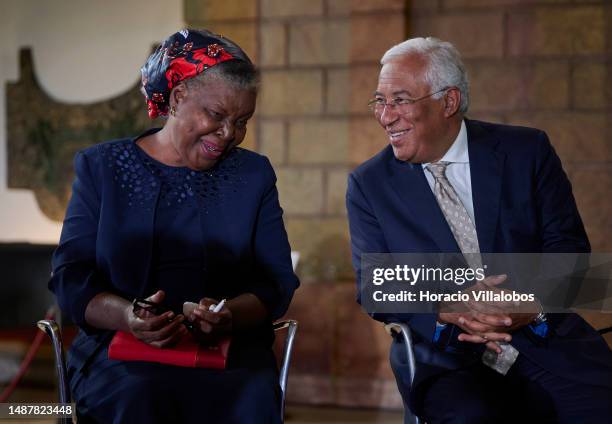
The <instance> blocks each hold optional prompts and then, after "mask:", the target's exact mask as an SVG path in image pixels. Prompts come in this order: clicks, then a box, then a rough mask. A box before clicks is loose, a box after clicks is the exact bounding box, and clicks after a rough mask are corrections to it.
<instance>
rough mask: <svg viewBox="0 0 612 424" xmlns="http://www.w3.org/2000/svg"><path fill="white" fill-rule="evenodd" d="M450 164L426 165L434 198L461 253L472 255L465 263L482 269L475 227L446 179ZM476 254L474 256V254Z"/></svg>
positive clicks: (468, 256)
mask: <svg viewBox="0 0 612 424" xmlns="http://www.w3.org/2000/svg"><path fill="white" fill-rule="evenodd" d="M449 163H450V162H434V163H430V164H429V165H427V170H428V171H429V172H431V174H432V175H433V177H434V181H435V182H434V189H433V192H434V196H436V200H437V201H438V205H439V206H440V209H441V210H442V213H443V214H444V217H445V218H446V222H448V226H449V227H450V229H451V231H452V233H453V236H454V237H455V240H456V241H457V244H458V245H459V249H460V250H461V253H473V254H472V255H467V256H466V261H467V263H468V264H469V265H470V267H472V268H480V267H482V261H481V259H480V255H478V254H477V253H480V248H479V247H478V236H477V235H476V226H475V225H474V223H473V222H472V218H470V215H468V213H467V210H466V209H465V206H464V205H463V203H462V202H461V199H460V198H459V196H458V195H457V192H456V191H455V189H454V188H453V186H452V184H451V183H450V181H448V178H446V167H447V166H448V165H449ZM474 253H476V254H474Z"/></svg>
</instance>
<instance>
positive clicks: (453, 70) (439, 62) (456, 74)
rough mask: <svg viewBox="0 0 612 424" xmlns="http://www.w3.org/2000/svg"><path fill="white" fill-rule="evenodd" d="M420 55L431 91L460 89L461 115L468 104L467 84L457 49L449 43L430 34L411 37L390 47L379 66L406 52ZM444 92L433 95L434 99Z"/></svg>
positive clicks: (465, 110) (404, 54)
mask: <svg viewBox="0 0 612 424" xmlns="http://www.w3.org/2000/svg"><path fill="white" fill-rule="evenodd" d="M414 53H417V54H421V55H423V56H425V58H427V59H428V60H429V64H428V66H427V70H426V71H425V81H427V83H429V86H430V88H431V91H432V92H435V91H438V90H442V89H443V88H445V87H457V88H458V89H459V91H461V102H460V104H459V111H460V112H461V113H462V114H465V113H466V112H467V111H468V107H469V104H470V87H469V81H468V76H467V72H466V70H465V66H464V65H463V61H462V60H461V55H460V54H459V51H458V50H457V49H456V48H455V46H453V45H452V44H451V43H449V42H447V41H441V40H438V39H437V38H434V37H427V38H423V37H419V38H411V39H409V40H406V41H404V42H402V43H399V44H397V45H395V46H393V47H391V48H390V49H389V50H387V52H386V53H385V54H384V55H383V57H382V59H381V60H380V63H381V65H384V64H386V63H389V62H391V61H392V60H394V59H398V58H400V57H402V56H407V55H410V54H414ZM442 95H444V93H438V94H436V95H435V96H433V97H434V98H436V99H439V98H440V97H442Z"/></svg>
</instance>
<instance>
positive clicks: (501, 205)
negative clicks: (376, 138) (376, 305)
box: [347, 120, 612, 402]
mask: <svg viewBox="0 0 612 424" xmlns="http://www.w3.org/2000/svg"><path fill="white" fill-rule="evenodd" d="M466 126H467V134H468V153H469V159H470V173H471V181H472V199H473V202H474V214H475V221H476V231H477V234H478V242H479V245H480V250H481V252H482V253H536V252H538V253H539V252H545V253H546V252H566V253H573V252H589V251H590V245H589V241H588V239H587V236H586V234H585V231H584V227H583V225H582V221H581V219H580V215H579V214H578V210H577V208H576V203H575V201H574V197H573V195H572V188H571V185H570V182H569V180H568V179H567V177H566V175H565V173H564V172H563V169H562V167H561V162H560V160H559V158H558V156H557V155H556V153H555V151H554V149H553V148H552V146H551V145H550V142H549V141H548V137H547V136H546V134H545V133H544V132H542V131H539V130H536V129H532V128H524V127H514V126H507V125H497V124H490V123H485V122H478V121H471V120H466ZM347 209H348V216H349V224H350V233H351V247H352V254H353V266H354V268H355V270H356V272H357V284H358V290H357V292H358V293H360V290H359V284H360V281H361V275H360V265H361V255H362V254H363V253H385V252H390V253H419V252H459V251H460V250H459V247H458V245H457V243H456V241H455V239H454V237H453V234H452V232H451V230H450V228H449V226H448V224H447V222H446V220H445V218H444V216H443V214H442V211H441V210H440V208H439V206H438V204H437V202H436V199H435V197H434V195H433V193H432V190H431V188H430V186H429V185H428V183H427V180H426V177H425V175H424V172H423V168H422V166H421V164H410V163H408V162H403V161H399V160H397V159H396V158H395V156H394V154H393V150H392V148H391V146H387V147H386V148H385V149H383V150H382V151H381V152H380V153H378V154H377V155H376V156H374V157H373V158H371V159H370V160H368V161H367V162H365V163H363V164H362V165H361V166H359V167H358V168H357V169H356V170H355V171H354V172H353V173H352V174H351V175H350V177H349V181H348V191H347ZM358 301H360V299H358ZM372 315H373V318H375V319H378V320H380V321H383V322H392V321H396V322H397V321H404V322H408V323H409V325H410V327H411V328H412V330H413V332H414V333H415V340H416V342H415V355H416V360H417V363H418V366H417V373H416V376H415V383H414V390H412V391H411V394H410V395H409V394H408V387H409V386H410V384H409V380H408V372H407V369H406V365H405V364H404V363H403V362H404V361H403V360H401V359H400V358H401V356H400V353H399V351H398V349H403V347H398V345H399V344H397V343H394V344H393V348H392V352H391V365H392V367H393V368H394V372H395V374H396V377H398V376H400V377H398V386H399V388H400V391H401V392H402V395H403V396H404V400H405V401H407V400H408V399H409V398H410V399H411V401H413V402H414V394H415V393H416V392H418V386H419V383H421V382H423V380H424V379H426V378H428V377H430V376H432V375H435V374H437V373H440V372H441V371H443V370H445V369H457V368H459V367H461V366H464V365H467V364H469V363H473V362H474V361H477V360H480V355H477V354H471V355H470V354H466V353H462V354H458V353H451V352H449V351H448V349H445V348H444V346H442V347H440V346H437V345H434V344H433V343H432V338H433V335H434V331H435V327H436V315H434V314H378V313H375V314H372ZM552 322H553V324H552V326H553V327H554V328H551V329H550V337H548V340H547V344H546V346H540V345H537V344H535V343H533V341H532V339H531V338H529V337H528V334H526V332H527V331H529V330H527V329H525V330H523V331H519V332H517V333H516V334H514V335H513V340H512V345H513V346H515V347H516V348H517V349H518V350H519V351H520V353H521V354H523V355H527V356H528V357H529V358H530V359H532V360H533V361H535V362H536V363H538V364H539V365H540V366H542V367H543V368H545V369H547V370H549V371H551V372H553V373H556V374H560V375H564V376H568V377H570V378H573V379H577V380H580V381H584V382H587V383H591V384H603V385H607V386H612V378H611V377H612V374H611V373H610V372H607V373H606V372H602V371H603V370H606V369H607V370H610V364H609V362H608V358H609V349H608V347H607V345H605V342H604V341H603V339H602V338H601V337H600V336H599V335H598V334H597V332H596V331H595V330H593V328H592V327H590V326H589V325H588V324H587V323H586V322H584V320H582V319H581V318H580V317H579V316H578V315H575V314H565V315H562V316H561V315H558V316H556V319H553V320H552ZM455 330H456V329H455ZM456 333H458V331H456ZM585 363H586V364H587V366H586V367H585V366H584V365H585ZM588 365H590V366H588Z"/></svg>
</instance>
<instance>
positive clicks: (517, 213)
mask: <svg viewBox="0 0 612 424" xmlns="http://www.w3.org/2000/svg"><path fill="white" fill-rule="evenodd" d="M381 64H382V69H381V71H380V75H379V80H378V88H377V90H376V92H375V94H374V96H375V98H374V99H373V100H372V101H371V102H370V105H371V108H372V109H373V111H374V115H375V117H376V119H377V121H378V122H379V124H380V125H381V126H382V127H383V129H384V130H385V132H386V133H387V135H388V138H389V146H387V147H386V148H385V149H383V150H382V151H381V152H380V153H378V154H377V155H376V156H374V157H373V158H371V159H370V160H368V161H367V162H365V163H364V164H362V165H361V166H359V167H358V168H357V169H356V170H355V171H354V172H353V173H352V174H351V175H350V177H349V182H348V191H347V209H348V215H349V223H350V231H351V247H352V252H353V265H354V267H355V269H356V271H357V279H358V285H359V284H360V280H361V259H362V255H363V254H366V253H384V252H389V253H400V252H436V251H437V252H463V253H519V252H553V253H555V252H567V253H573V252H575V253H580V252H585V253H586V252H589V251H590V245H589V242H588V239H587V236H586V234H585V231H584V227H583V224H582V221H581V219H580V216H579V214H578V210H577V208H576V205H575V201H574V198H573V195H572V191H571V186H570V183H569V181H568V179H567V177H566V175H565V173H564V172H563V170H562V167H561V163H560V161H559V158H558V157H557V155H556V154H555V152H554V150H553V148H552V146H551V145H550V143H549V141H548V138H547V136H546V134H545V133H544V132H542V131H539V130H536V129H531V128H523V127H512V126H506V125H498V124H491V123H484V122H478V121H472V120H469V119H466V118H465V114H466V112H467V110H468V106H469V92H468V80H467V75H466V72H465V69H464V66H463V63H462V61H461V58H460V55H459V53H458V52H457V50H456V49H455V48H454V47H453V46H452V45H451V44H450V43H447V42H442V41H440V40H437V39H434V38H415V39H410V40H407V41H405V42H403V43H401V44H399V45H397V46H395V47H393V48H391V49H390V50H389V51H387V52H386V53H385V55H384V56H383V58H382V60H381ZM499 95H500V96H503V95H504V93H499ZM440 205H442V207H440ZM466 259H467V256H466ZM468 262H469V261H468ZM503 279H504V277H490V278H489V280H488V283H490V285H492V284H499V283H501V282H502V281H503ZM372 315H373V317H374V318H375V319H378V320H381V321H383V322H392V321H404V322H407V323H408V324H409V325H410V327H411V329H412V331H413V334H414V339H415V340H414V345H415V356H416V360H417V372H416V375H415V379H414V384H413V387H411V388H410V380H409V372H408V369H407V365H406V364H405V360H404V359H403V358H405V348H404V346H403V344H402V342H401V341H399V340H395V341H394V342H393V344H392V348H391V366H392V368H393V371H394V374H395V376H396V380H397V383H398V388H399V390H400V392H401V394H402V396H403V399H404V403H405V404H406V406H407V407H409V408H410V409H411V410H412V411H413V412H414V413H416V414H417V415H419V416H421V417H422V418H424V419H425V420H426V421H427V422H428V423H437V422H466V423H476V422H519V421H518V420H521V421H520V422H525V421H531V420H536V419H537V420H539V422H604V421H606V420H608V419H610V417H612V409H611V407H610V400H611V399H612V359H611V353H610V350H609V348H608V346H607V345H606V344H605V342H604V341H603V339H602V338H601V337H600V336H599V335H598V334H597V332H596V331H595V330H594V329H593V328H592V327H590V326H589V325H588V324H587V323H586V322H584V321H583V320H582V319H581V318H580V317H579V316H577V315H575V314H554V315H551V314H549V316H548V320H547V321H545V320H546V317H545V316H543V314H537V313H534V314H510V313H507V312H502V313H496V314H493V313H489V312H477V311H475V310H472V309H468V310H466V311H461V312H439V313H424V314H372ZM508 342H509V344H506V343H508ZM485 347H486V349H487V350H488V351H491V352H496V353H500V354H501V353H502V351H504V352H510V353H513V355H510V356H511V357H512V358H513V359H511V360H509V363H507V364H506V366H509V369H507V370H506V371H507V373H506V374H505V375H504V374H502V373H500V372H496V371H495V370H494V369H492V368H491V367H490V365H491V364H488V365H489V366H487V364H486V361H484V362H483V361H482V360H481V356H479V355H475V354H473V351H475V352H479V353H481V354H482V353H483V352H484V351H485ZM472 348H473V349H472ZM479 349H480V350H479ZM493 368H495V367H493Z"/></svg>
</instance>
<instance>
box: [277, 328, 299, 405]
mask: <svg viewBox="0 0 612 424" xmlns="http://www.w3.org/2000/svg"><path fill="white" fill-rule="evenodd" d="M272 327H273V328H274V331H279V330H282V329H285V328H286V329H287V337H286V338H285V348H284V349H283V359H282V361H281V366H280V371H279V374H280V375H279V385H280V387H281V417H282V416H284V413H285V394H286V391H287V377H288V375H289V364H290V363H291V352H292V350H293V342H294V340H295V333H296V332H297V328H298V322H297V321H295V320H292V319H288V320H282V321H277V322H275V323H274V324H273V326H272Z"/></svg>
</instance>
